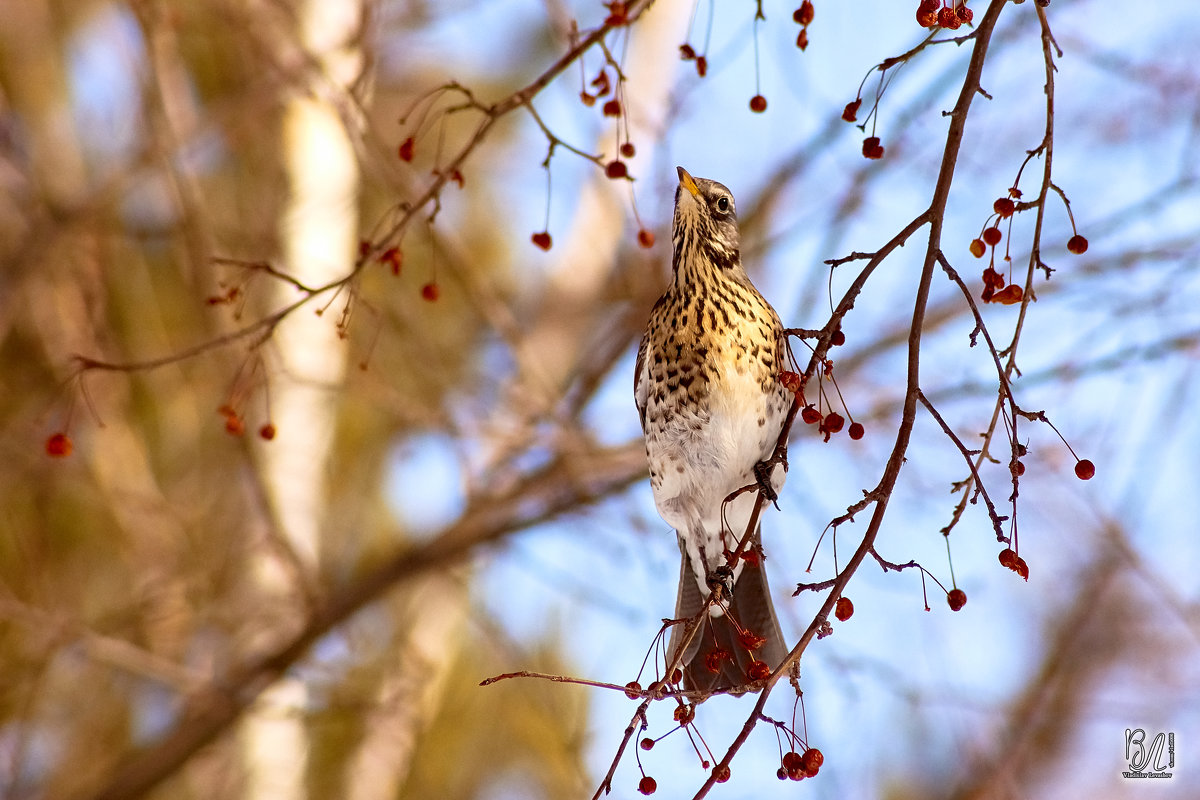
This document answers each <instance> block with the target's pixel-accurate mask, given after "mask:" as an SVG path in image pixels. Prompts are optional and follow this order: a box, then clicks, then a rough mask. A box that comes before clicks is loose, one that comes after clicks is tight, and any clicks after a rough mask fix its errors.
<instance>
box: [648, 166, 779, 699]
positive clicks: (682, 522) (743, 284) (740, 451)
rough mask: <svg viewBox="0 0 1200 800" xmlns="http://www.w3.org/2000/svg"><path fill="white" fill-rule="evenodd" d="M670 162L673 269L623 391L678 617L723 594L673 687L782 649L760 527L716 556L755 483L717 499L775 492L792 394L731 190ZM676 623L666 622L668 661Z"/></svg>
mask: <svg viewBox="0 0 1200 800" xmlns="http://www.w3.org/2000/svg"><path fill="white" fill-rule="evenodd" d="M676 169H677V172H678V174H679V185H678V186H677V187H676V189H675V211H674V216H673V220H672V231H671V246H672V256H671V269H672V277H671V282H670V283H669V284H668V286H667V288H666V291H665V292H664V293H663V295H662V296H661V297H660V298H659V299H658V302H657V303H655V305H654V308H653V310H652V311H651V312H650V319H649V321H648V322H647V324H646V330H645V333H644V334H643V335H642V339H641V343H640V344H639V346H638V353H637V361H636V364H635V368H634V386H633V393H634V400H635V402H636V405H637V410H638V415H639V417H640V418H641V425H642V432H643V434H644V439H645V444H646V457H647V461H648V463H649V471H650V488H651V490H652V492H653V495H654V503H655V506H656V507H657V509H658V513H659V515H660V516H661V517H662V518H663V520H664V521H665V522H666V523H667V524H668V525H670V526H671V527H672V528H674V529H675V532H676V534H677V537H678V540H679V551H680V555H681V565H680V571H679V594H678V598H677V600H676V605H675V618H676V619H677V620H682V619H690V618H692V617H695V616H696V615H697V614H699V612H700V610H701V608H702V607H703V605H704V603H705V602H706V600H707V598H708V596H709V594H710V592H711V591H713V588H714V587H716V589H717V592H718V597H719V601H718V602H716V603H713V604H712V605H711V606H710V607H709V612H708V616H707V618H706V619H704V620H703V621H702V623H701V629H700V631H698V633H697V635H696V636H694V637H693V639H692V641H691V643H690V644H689V645H688V647H687V648H686V650H685V652H684V653H683V654H682V659H681V661H680V664H681V666H682V670H683V676H682V681H683V686H684V688H685V689H697V690H702V691H718V690H730V689H735V690H736V689H738V688H739V687H746V686H748V685H749V684H751V683H752V682H753V681H752V679H751V678H750V677H749V675H748V673H747V670H748V668H749V667H750V665H751V663H752V662H753V661H755V660H758V661H764V662H766V663H767V664H768V666H769V667H770V668H772V669H774V668H775V667H776V666H778V664H779V663H780V662H781V661H782V660H783V658H784V657H785V656H786V655H787V652H788V649H789V648H788V647H787V646H786V642H785V641H784V638H783V634H782V632H781V630H780V627H779V620H778V618H777V616H776V614H775V606H774V603H773V602H772V599H771V594H770V588H769V586H768V585H767V575H766V571H765V570H764V569H763V567H762V564H761V562H760V561H759V559H757V558H754V557H753V556H754V555H756V554H758V553H761V529H756V530H755V531H754V534H753V540H752V541H751V542H750V544H749V546H748V547H747V550H751V549H753V553H751V557H750V558H742V559H739V560H738V561H737V563H735V564H733V565H732V566H729V565H727V564H726V561H727V558H726V554H727V553H728V552H730V551H733V550H734V549H735V548H736V547H737V545H738V542H739V541H740V539H741V538H742V536H743V534H744V533H745V530H746V528H747V526H748V524H749V522H750V517H751V513H752V510H753V507H754V504H755V492H753V491H750V492H743V493H741V494H740V495H738V496H737V497H736V498H735V499H733V500H732V501H731V502H730V503H728V504H725V502H724V501H725V499H726V497H727V496H728V495H730V494H731V493H732V492H734V491H736V490H738V489H740V488H742V487H745V486H749V485H752V484H757V485H758V486H759V487H760V490H761V491H763V492H764V493H765V494H766V496H767V498H768V499H769V500H772V501H773V500H775V498H776V496H777V494H778V492H779V490H780V488H782V486H783V482H784V478H785V473H786V462H785V460H781V459H774V458H773V456H774V454H775V448H776V445H777V443H778V440H779V437H780V434H781V431H782V428H783V425H784V421H785V419H786V417H787V413H788V409H789V406H790V405H791V403H792V398H793V395H792V393H791V392H790V391H789V390H788V389H787V388H786V387H785V386H784V385H783V384H782V383H781V382H780V371H781V370H783V369H785V365H786V364H787V363H788V362H787V358H788V355H787V344H786V337H785V334H784V330H783V326H782V324H781V323H780V321H779V315H778V314H776V313H775V309H774V308H772V307H771V304H770V303H768V302H767V301H766V299H765V298H764V297H763V296H762V295H761V294H760V293H759V291H758V289H756V288H755V287H754V284H753V283H752V282H751V281H750V278H749V276H748V275H747V274H746V270H745V268H744V267H743V266H742V260H741V252H740V245H739V237H738V224H737V210H736V207H735V205H734V198H733V194H732V193H731V192H730V191H729V189H728V188H726V187H725V186H724V185H722V184H720V183H717V182H716V181H713V180H708V179H706V178H693V177H692V176H691V175H690V174H689V173H688V171H687V170H685V169H684V168H683V167H677V168H676ZM731 618H732V620H731ZM735 621H736V622H735ZM684 627H685V626H684V625H683V624H680V623H676V624H675V625H674V626H673V628H672V634H671V638H670V642H669V643H668V645H667V651H666V653H667V659H668V664H669V663H671V660H672V659H673V658H674V657H675V655H676V652H675V651H676V650H677V649H678V647H679V645H680V644H682V642H681V641H680V640H681V638H682V631H683V630H684ZM746 633H749V634H751V635H750V636H749V637H747V636H746ZM759 640H765V641H759ZM747 645H749V646H750V647H755V646H756V649H753V650H752V649H750V647H748V646H747ZM760 669H761V668H760ZM741 690H742V691H745V689H744V688H742V689H741Z"/></svg>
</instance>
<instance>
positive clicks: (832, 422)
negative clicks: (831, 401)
mask: <svg viewBox="0 0 1200 800" xmlns="http://www.w3.org/2000/svg"><path fill="white" fill-rule="evenodd" d="M845 423H846V420H845V418H844V417H842V415H841V414H839V413H837V412H836V411H830V412H829V413H828V414H826V415H825V421H824V422H823V423H821V427H822V428H823V429H824V430H826V431H828V432H829V433H837V432H838V431H840V430H841V429H842V425H844V424H845Z"/></svg>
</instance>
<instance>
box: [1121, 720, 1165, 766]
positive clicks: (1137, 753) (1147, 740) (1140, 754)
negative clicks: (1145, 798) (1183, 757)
mask: <svg viewBox="0 0 1200 800" xmlns="http://www.w3.org/2000/svg"><path fill="white" fill-rule="evenodd" d="M1125 761H1126V763H1127V764H1129V769H1128V770H1124V771H1122V772H1121V775H1122V776H1124V777H1126V778H1170V777H1171V776H1172V775H1173V774H1174V773H1173V772H1169V771H1168V770H1173V769H1175V734H1174V733H1173V732H1168V733H1164V732H1162V731H1159V732H1158V733H1156V734H1155V735H1154V736H1150V735H1149V734H1147V733H1146V731H1145V729H1144V728H1126V729H1125Z"/></svg>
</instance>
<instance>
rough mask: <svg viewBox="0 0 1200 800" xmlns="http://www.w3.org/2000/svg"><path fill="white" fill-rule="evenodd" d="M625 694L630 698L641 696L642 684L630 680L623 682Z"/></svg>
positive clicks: (634, 698) (635, 698)
mask: <svg viewBox="0 0 1200 800" xmlns="http://www.w3.org/2000/svg"><path fill="white" fill-rule="evenodd" d="M625 696H626V697H628V698H629V699H630V700H637V699H638V698H639V697H641V696H642V685H641V684H640V683H638V682H637V681H630V682H629V683H627V684H625Z"/></svg>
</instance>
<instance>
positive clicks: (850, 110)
mask: <svg viewBox="0 0 1200 800" xmlns="http://www.w3.org/2000/svg"><path fill="white" fill-rule="evenodd" d="M861 106H862V98H861V97H860V98H858V99H856V100H854V101H852V102H849V103H846V107H845V108H844V109H842V119H844V120H845V121H846V122H854V121H855V120H856V119H858V109H859V108H860V107H861Z"/></svg>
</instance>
